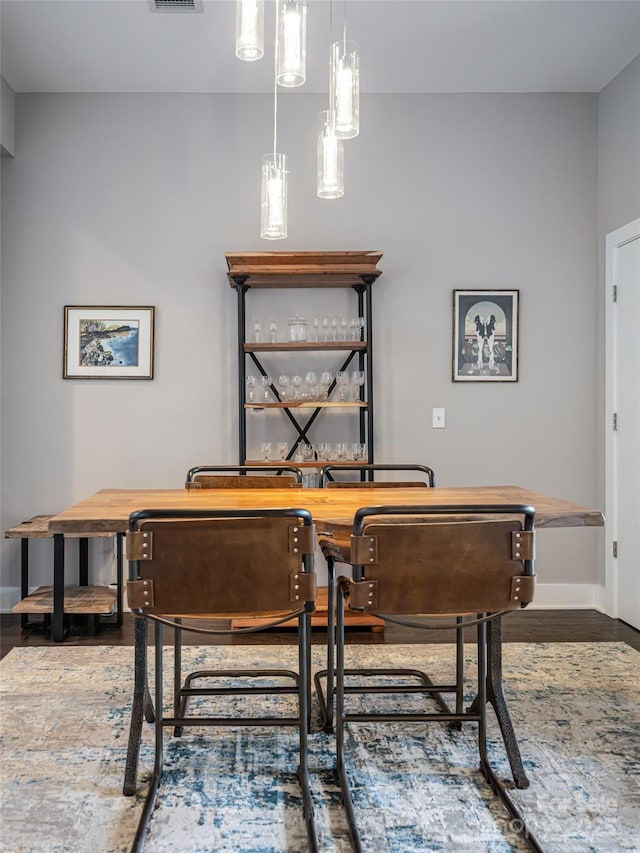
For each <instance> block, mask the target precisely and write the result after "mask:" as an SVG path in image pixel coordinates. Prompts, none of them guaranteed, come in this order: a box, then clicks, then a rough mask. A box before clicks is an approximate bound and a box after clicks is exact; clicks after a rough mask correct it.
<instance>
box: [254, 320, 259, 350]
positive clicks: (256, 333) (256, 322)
mask: <svg viewBox="0 0 640 853" xmlns="http://www.w3.org/2000/svg"><path fill="white" fill-rule="evenodd" d="M253 340H254V343H256V344H259V343H260V320H257V319H256V320H254V321H253Z"/></svg>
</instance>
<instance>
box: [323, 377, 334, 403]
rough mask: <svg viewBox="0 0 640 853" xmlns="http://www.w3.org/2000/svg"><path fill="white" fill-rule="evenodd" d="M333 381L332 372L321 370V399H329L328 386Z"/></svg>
mask: <svg viewBox="0 0 640 853" xmlns="http://www.w3.org/2000/svg"><path fill="white" fill-rule="evenodd" d="M332 382H333V373H332V372H331V371H330V370H323V371H322V373H321V374H320V385H321V386H322V399H323V400H328V399H329V388H330V387H331V383H332Z"/></svg>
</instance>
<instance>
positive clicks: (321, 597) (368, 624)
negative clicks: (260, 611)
mask: <svg viewBox="0 0 640 853" xmlns="http://www.w3.org/2000/svg"><path fill="white" fill-rule="evenodd" d="M268 621H269V620H268V619H258V618H252V617H250V616H246V617H243V618H242V619H233V620H232V623H231V624H232V626H233V627H234V628H252V627H253V626H255V625H260V624H261V623H263V622H268ZM296 624H297V622H296V620H295V619H292V620H291V621H290V622H284V623H283V624H282V625H278V626H277V627H276V628H274V631H277V630H279V629H280V628H295V627H296ZM344 624H345V627H346V628H371V630H372V631H376V632H380V631H384V620H383V619H378V617H377V616H371V614H369V613H350V612H349V611H347V612H346V613H345V616H344ZM311 627H312V628H326V627H327V587H326V586H321V587H319V588H318V595H317V598H316V609H315V611H314V613H312V614H311Z"/></svg>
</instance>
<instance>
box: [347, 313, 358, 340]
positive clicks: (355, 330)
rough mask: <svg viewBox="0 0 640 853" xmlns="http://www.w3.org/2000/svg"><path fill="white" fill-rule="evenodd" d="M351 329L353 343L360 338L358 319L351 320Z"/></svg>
mask: <svg viewBox="0 0 640 853" xmlns="http://www.w3.org/2000/svg"><path fill="white" fill-rule="evenodd" d="M349 329H350V330H351V340H352V341H357V340H359V337H358V318H357V317H352V318H351V319H350V320H349Z"/></svg>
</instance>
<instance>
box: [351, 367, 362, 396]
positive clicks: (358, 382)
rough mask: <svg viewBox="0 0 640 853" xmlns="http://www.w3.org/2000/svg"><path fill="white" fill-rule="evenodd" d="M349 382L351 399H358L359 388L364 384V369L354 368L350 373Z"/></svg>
mask: <svg viewBox="0 0 640 853" xmlns="http://www.w3.org/2000/svg"><path fill="white" fill-rule="evenodd" d="M351 384H352V385H353V399H354V400H359V399H360V388H362V386H363V385H364V370H354V371H353V372H352V373H351Z"/></svg>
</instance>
